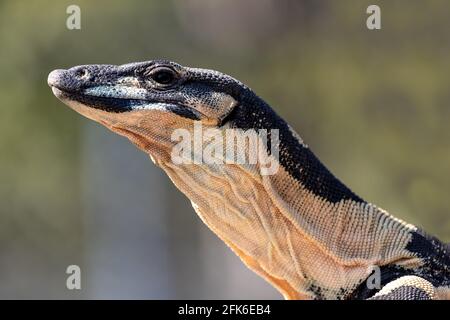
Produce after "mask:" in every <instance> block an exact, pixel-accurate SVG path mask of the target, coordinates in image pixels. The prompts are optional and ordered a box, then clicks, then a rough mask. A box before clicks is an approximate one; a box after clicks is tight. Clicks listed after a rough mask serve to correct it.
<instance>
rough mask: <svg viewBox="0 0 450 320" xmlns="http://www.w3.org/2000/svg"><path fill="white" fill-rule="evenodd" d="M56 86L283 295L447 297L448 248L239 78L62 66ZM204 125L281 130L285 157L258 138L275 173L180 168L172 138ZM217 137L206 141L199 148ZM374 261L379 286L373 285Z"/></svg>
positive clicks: (151, 65)
mask: <svg viewBox="0 0 450 320" xmlns="http://www.w3.org/2000/svg"><path fill="white" fill-rule="evenodd" d="M48 83H49V85H50V86H51V87H52V90H53V93H54V94H55V95H56V97H58V98H59V99H60V100H61V101H62V102H64V103H65V104H67V105H68V106H69V107H71V108H72V109H74V110H75V111H77V112H79V113H80V114H82V115H84V116H85V117H87V118H90V119H92V120H94V121H97V122H99V123H101V124H103V125H104V126H106V127H107V128H109V129H111V130H112V131H114V132H116V133H118V134H120V135H122V136H125V137H127V138H128V139H130V140H131V141H132V142H133V143H134V144H135V145H137V147H138V148H140V149H141V150H143V151H144V152H146V153H148V154H149V155H150V156H151V158H152V160H153V162H154V163H155V164H156V165H158V166H159V167H161V168H162V169H163V170H164V171H165V172H166V173H167V175H168V176H169V178H170V179H171V180H172V181H173V183H174V184H175V185H176V186H177V187H178V188H179V189H180V190H181V191H182V192H183V193H184V194H185V195H186V196H187V197H188V198H189V199H190V200H191V202H192V205H193V207H194V209H195V211H196V212H197V214H198V215H199V216H200V218H201V219H202V220H203V222H204V223H205V224H207V225H208V227H209V228H210V229H211V230H212V231H213V232H214V233H215V234H217V236H219V237H220V238H221V239H222V240H223V241H224V242H225V243H226V244H227V245H228V246H229V247H230V248H231V249H232V250H233V251H234V252H235V253H236V254H237V255H238V256H239V257H240V258H241V259H242V261H243V262H244V263H245V264H246V265H247V266H248V267H249V268H250V269H252V270H253V271H255V272H256V273H258V274H259V275H260V276H261V277H263V278H264V279H266V280H267V281H268V282H269V283H271V284H272V285H273V286H274V287H276V288H277V289H278V290H279V291H280V292H281V293H282V294H283V296H284V297H285V298H286V299H448V298H450V289H449V285H450V256H449V253H448V249H449V248H448V246H446V245H444V244H443V243H441V242H439V241H438V240H437V239H435V238H432V237H430V236H428V235H426V234H425V233H424V232H422V231H420V230H418V229H417V228H416V227H415V226H413V225H411V224H408V223H406V222H403V221H401V220H399V219H397V218H395V217H393V216H391V215H390V214H389V213H387V212H386V211H384V210H382V209H380V208H378V207H377V206H375V205H373V204H371V203H368V202H366V201H364V200H363V199H361V198H360V197H358V196H357V195H356V194H354V193H353V192H352V191H351V190H350V189H348V188H347V187H346V186H345V185H344V184H342V183H341V182H340V181H339V180H338V179H336V178H335V177H334V176H333V175H332V174H331V173H330V172H329V171H328V170H327V169H326V168H325V167H324V166H323V165H322V164H321V162H320V161H319V160H318V159H317V158H316V157H315V156H314V154H313V153H312V152H311V151H310V149H309V148H308V146H307V145H305V143H304V142H303V141H302V140H301V138H300V137H299V135H298V134H297V133H295V131H294V130H293V129H292V128H291V127H290V126H289V125H288V124H287V123H286V122H285V121H284V120H283V119H281V118H280V117H279V116H278V115H277V114H276V113H275V112H274V111H273V110H272V109H271V107H270V106H269V105H268V104H267V103H265V102H264V101H263V100H262V99H260V98H259V97H258V96H257V95H256V94H254V93H253V92H252V91H251V90H250V89H249V88H248V87H246V86H245V85H244V84H242V83H241V82H239V81H237V80H235V79H233V78H232V77H230V76H227V75H224V74H221V73H219V72H217V71H212V70H205V69H196V68H188V67H183V66H181V65H179V64H176V63H173V62H170V61H164V60H155V61H148V62H140V63H131V64H126V65H122V66H112V65H86V66H78V67H74V68H71V69H68V70H55V71H53V72H52V73H51V74H50V75H49V78H48ZM199 123H201V125H202V126H203V129H214V130H215V131H214V132H216V133H218V134H221V135H222V136H223V137H225V136H227V134H230V132H231V133H232V134H234V135H235V136H236V137H238V138H244V137H245V135H246V134H247V133H248V132H251V130H260V129H267V130H270V129H276V130H278V133H279V144H278V145H277V146H278V148H279V156H278V157H277V156H276V154H274V153H271V149H270V148H269V142H268V141H262V140H261V141H260V143H262V145H263V146H264V149H267V150H264V151H265V152H266V154H267V155H268V157H269V158H270V160H271V163H276V164H277V168H278V170H276V171H275V172H274V173H273V174H264V168H265V167H264V165H263V164H261V163H257V164H246V163H225V164H217V163H216V164H215V163H212V164H211V163H209V164H208V163H191V164H176V163H174V161H173V159H172V157H171V152H172V151H173V150H174V147H175V145H176V144H177V141H174V139H173V138H172V134H173V133H174V131H175V130H177V129H180V128H181V129H185V130H187V132H189V133H192V134H194V130H195V125H198V124H199ZM213 141H214V140H212V139H203V140H202V141H201V142H200V143H201V147H202V150H205V147H208V146H211V145H212V144H213ZM243 141H245V140H243ZM216 142H217V141H216ZM241 147H242V148H244V152H245V154H246V155H249V154H250V153H251V152H252V151H251V150H250V147H249V146H248V145H247V144H245V145H242V146H241ZM194 149H195V148H194ZM269 151H270V152H269ZM191 152H192V154H197V155H198V152H199V151H198V150H192V151H191ZM373 267H378V268H379V269H378V270H379V271H380V281H381V286H383V288H381V290H380V288H379V289H376V288H371V287H369V286H367V285H366V283H367V282H368V281H366V280H367V279H368V277H369V276H370V274H371V272H372V268H373ZM369 279H370V277H369Z"/></svg>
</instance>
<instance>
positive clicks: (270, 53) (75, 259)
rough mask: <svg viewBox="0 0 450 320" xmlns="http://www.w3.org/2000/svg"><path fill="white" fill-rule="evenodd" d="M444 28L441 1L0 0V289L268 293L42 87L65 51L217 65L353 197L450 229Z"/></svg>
mask: <svg viewBox="0 0 450 320" xmlns="http://www.w3.org/2000/svg"><path fill="white" fill-rule="evenodd" d="M71 4H76V5H79V6H80V8H81V30H68V29H67V28H66V19H67V17H68V15H67V14H66V8H67V6H69V5H71ZM369 4H378V5H379V6H380V7H381V14H382V29H381V30H379V31H369V30H368V29H367V28H366V24H365V21H366V18H367V14H366V8H367V6H368V5H369ZM449 40H450V3H449V2H448V1H447V0H442V1H437V0H429V1H420V0H418V1H414V0H396V1H365V0H352V1H350V0H341V1H333V0H328V1H326V0H320V1H318V0H307V1H306V0H305V1H297V0H244V1H242V0H215V1H206V0H205V1H201V0H177V1H175V0H173V1H44V0H39V1H0V298H6V299H10V298H33V299H34V298H52V299H59V298H67V299H78V298H86V299H91V298H161V299H165V298H171V299H173V298H181V299H182V298H191V299H197V298H210V299H219V298H224V299H226V298H236V299H240V298H261V299H272V298H273V299H280V298H281V296H280V295H279V294H278V293H277V292H276V291H275V290H274V289H273V288H271V287H270V286H269V285H268V284H266V283H265V282H264V281H263V280H262V279H260V278H259V277H258V276H256V275H255V274H253V273H252V272H251V271H249V270H247V269H246V267H245V266H244V265H243V264H242V263H241V262H240V261H239V259H238V258H237V257H235V256H234V254H233V253H232V252H231V251H230V250H229V249H228V248H226V246H225V245H224V244H222V242H221V241H219V240H218V239H217V238H216V237H215V235H213V234H212V232H210V231H209V230H208V229H207V228H206V227H205V226H204V225H203V224H202V223H201V221H200V219H199V218H198V217H197V216H196V214H195V212H194V211H193V209H192V208H191V206H190V204H189V202H188V201H187V199H185V198H184V196H182V195H181V193H179V192H178V191H177V190H176V189H175V187H174V186H172V185H171V183H170V182H169V180H168V179H167V178H166V176H165V175H164V173H163V172H162V171H161V170H159V169H158V168H156V167H154V166H153V164H152V163H151V161H150V160H149V159H148V157H147V155H145V154H144V153H142V152H140V151H138V150H137V149H136V148H135V147H134V146H132V145H131V144H130V143H129V142H128V141H126V140H125V139H124V138H121V137H119V136H117V135H115V134H112V133H110V132H108V131H107V130H106V129H105V128H103V127H101V126H100V125H97V124H95V123H92V122H91V121H89V120H87V119H85V118H82V117H81V116H79V115H78V114H76V113H74V112H73V111H71V110H70V109H69V108H67V107H66V106H64V105H63V104H62V103H60V102H59V101H58V100H57V99H56V98H54V97H53V95H52V94H51V91H50V89H49V88H48V87H47V84H46V79H47V74H48V73H49V71H51V70H52V69H56V68H67V67H71V66H74V65H78V64H88V63H107V64H122V63H126V62H132V61H143V60H150V59H154V58H167V59H172V60H175V61H177V62H179V63H182V64H185V65H189V66H199V67H204V68H213V69H218V70H220V71H223V72H226V73H228V74H231V75H233V76H234V77H236V78H238V79H240V80H242V81H243V82H245V83H246V84H248V85H249V86H250V87H252V88H253V89H254V90H255V91H256V92H257V93H258V94H259V95H260V96H262V97H264V98H265V99H266V100H267V101H268V102H269V103H270V104H271V105H272V106H273V107H274V108H275V109H276V110H277V111H278V112H279V113H280V114H281V115H282V116H284V117H285V118H287V119H288V120H289V122H290V123H291V124H292V125H293V126H294V128H296V130H297V131H298V132H299V133H300V134H301V135H302V137H303V138H304V139H305V141H306V142H307V143H308V144H309V145H310V147H311V148H312V149H313V151H314V152H315V153H316V154H317V155H318V156H319V157H320V159H321V160H322V161H323V162H324V163H325V164H326V165H327V166H328V167H329V168H330V169H331V170H332V171H333V172H334V173H335V174H336V175H337V176H338V177H339V178H341V179H342V180H343V181H344V182H345V183H347V184H348V185H349V186H350V187H351V188H352V189H353V190H355V191H356V192H357V193H358V194H359V195H361V196H362V197H363V198H365V199H366V200H368V201H370V202H373V203H376V204H378V205H379V206H381V207H383V208H385V209H387V210H388V211H389V212H391V213H393V214H394V215H396V216H398V217H400V218H403V219H405V220H407V221H409V222H411V223H414V224H417V225H420V226H422V227H423V228H424V229H425V230H427V231H428V232H430V233H433V234H435V235H437V236H438V237H439V238H441V239H442V240H444V241H450V165H449V164H450V129H449V127H448V125H449V122H450V41H449ZM71 264H77V265H79V266H80V267H81V271H82V290H78V291H77V290H74V291H70V290H67V289H66V286H65V284H66V277H67V275H66V273H65V270H66V268H67V266H68V265H71Z"/></svg>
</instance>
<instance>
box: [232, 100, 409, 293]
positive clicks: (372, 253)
mask: <svg viewBox="0 0 450 320" xmlns="http://www.w3.org/2000/svg"><path fill="white" fill-rule="evenodd" d="M241 101H242V102H243V104H244V105H243V107H242V108H236V110H235V111H234V114H233V115H232V116H231V118H232V119H231V124H230V126H231V127H236V128H239V129H242V130H247V129H267V130H269V129H277V130H279V157H278V159H277V160H278V161H279V164H280V166H279V167H280V169H279V170H278V172H276V173H275V174H273V175H267V176H262V177H261V182H260V183H261V187H262V188H264V194H266V195H267V196H268V198H269V199H267V200H266V202H267V205H266V207H265V209H262V210H261V209H260V210H259V211H260V212H259V213H257V214H256V215H257V216H258V219H259V220H262V219H263V220H262V222H261V223H262V224H263V228H264V230H265V231H264V232H265V233H266V234H267V235H266V238H265V240H266V242H265V243H263V244H262V247H263V248H264V249H266V252H264V253H261V252H260V253H259V256H257V255H253V258H254V260H256V261H258V264H259V266H260V269H262V271H260V274H261V273H262V274H263V275H264V273H267V274H268V275H265V278H266V279H269V281H271V282H272V283H273V278H275V279H282V280H283V281H286V283H287V284H289V286H288V285H287V284H285V285H281V287H282V290H284V291H285V293H284V294H285V296H288V297H294V298H296V297H300V296H301V294H305V293H306V294H307V295H308V296H309V297H314V298H339V297H340V298H343V297H345V296H346V295H348V294H349V292H351V291H352V290H354V288H355V287H356V286H357V284H359V283H361V281H363V280H364V279H366V278H367V276H368V275H369V274H370V273H371V267H372V266H375V265H376V266H382V265H385V264H389V263H396V262H399V263H405V264H408V263H409V261H410V260H411V259H412V258H413V254H411V252H410V251H408V250H407V249H406V247H407V244H408V243H409V241H410V240H411V231H413V230H415V227H414V226H412V225H409V224H407V223H405V222H403V221H401V220H399V219H397V218H395V217H393V216H391V215H390V214H389V213H387V212H386V211H384V210H382V209H380V208H378V207H377V206H375V205H373V204H370V203H367V202H366V201H364V200H363V199H362V198H360V197H359V196H357V195H356V194H355V193H354V192H352V191H351V190H350V189H349V188H348V187H347V186H345V185H344V184H343V183H342V182H341V181H339V180H338V179H337V178H336V177H335V176H334V175H333V174H332V173H331V172H330V171H329V170H328V169H327V168H326V167H325V166H324V165H323V164H322V163H321V162H320V161H319V160H318V159H317V157H316V156H315V155H314V154H313V153H312V152H311V150H310V149H309V148H308V147H307V146H306V145H305V144H304V142H303V141H302V139H301V138H300V137H299V135H298V134H296V133H295V131H294V130H293V129H292V128H291V127H290V126H289V125H288V124H287V123H286V122H285V121H284V120H283V119H281V118H280V117H279V116H278V115H277V114H276V113H275V112H274V111H273V110H272V109H271V108H270V107H269V106H268V105H267V104H266V103H265V102H264V101H262V100H261V99H259V98H258V97H256V96H255V95H252V94H249V95H247V96H246V97H245V98H243V99H241ZM248 184H249V183H248V182H247V183H246V185H248ZM244 187H245V186H244V185H243V186H241V188H244ZM262 199H263V197H259V199H258V201H259V203H261V202H262V201H263V200H262ZM257 205H258V204H256V203H254V204H252V207H255V206H257ZM259 206H261V205H260V204H259ZM256 211H258V210H256ZM264 220H265V221H264ZM248 232H250V230H248ZM235 243H237V244H238V245H239V241H237V242H235ZM374 244H376V245H374ZM271 247H273V248H274V249H273V250H272V251H271V252H270V253H267V250H269V249H268V248H271ZM243 251H244V252H247V253H248V252H249V251H245V250H243ZM275 253H276V254H275ZM250 255H251V254H250ZM264 255H265V259H264V258H262V257H263V256H264ZM274 257H277V258H276V259H275V258H274ZM243 260H244V261H245V260H251V259H250V258H248V257H247V258H245V259H243ZM275 260H276V261H277V262H274V261H275ZM254 264H255V263H253V265H254ZM287 270H290V272H291V273H289V272H287ZM336 275H339V276H338V277H336ZM330 277H331V278H330ZM279 287H280V285H279ZM292 291H293V292H297V293H298V294H299V296H296V295H295V294H294V295H292V293H289V292H292Z"/></svg>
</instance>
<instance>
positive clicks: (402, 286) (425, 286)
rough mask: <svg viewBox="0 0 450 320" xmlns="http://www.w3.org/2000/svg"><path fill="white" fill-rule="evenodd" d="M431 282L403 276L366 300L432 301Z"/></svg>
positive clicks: (432, 287) (432, 288)
mask: <svg viewBox="0 0 450 320" xmlns="http://www.w3.org/2000/svg"><path fill="white" fill-rule="evenodd" d="M435 298H436V293H435V289H434V286H433V285H432V284H431V282H429V281H427V280H425V279H424V278H421V277H418V276H403V277H400V278H398V279H395V280H393V281H391V282H389V283H387V284H386V285H385V286H384V287H383V288H381V290H380V291H378V292H377V293H376V294H375V295H374V296H372V297H370V298H369V299H368V300H434V299H435Z"/></svg>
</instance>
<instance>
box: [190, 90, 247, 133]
mask: <svg viewBox="0 0 450 320" xmlns="http://www.w3.org/2000/svg"><path fill="white" fill-rule="evenodd" d="M237 105H238V102H237V101H236V100H235V99H234V98H233V97H232V96H230V95H228V94H226V93H222V92H215V93H213V94H212V95H211V97H210V99H206V100H204V101H201V102H200V103H197V104H196V109H197V110H198V111H199V112H200V113H201V114H202V115H203V116H204V118H203V119H202V122H204V123H205V124H207V125H212V126H218V127H220V126H222V124H223V123H224V122H225V119H226V118H227V117H228V115H229V114H230V113H231V112H232V111H233V110H234V108H236V106H237Z"/></svg>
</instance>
